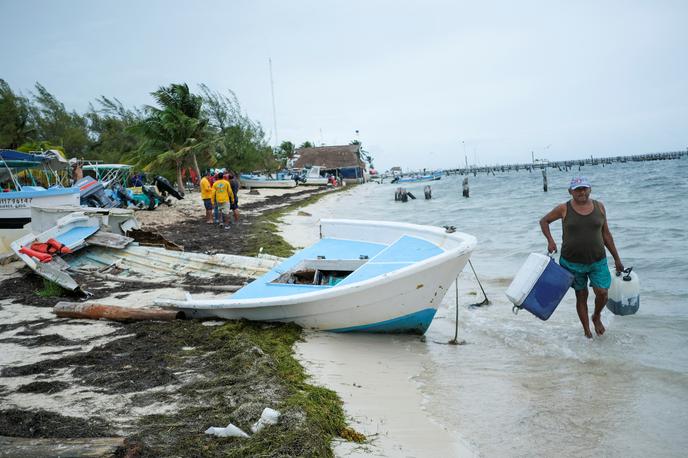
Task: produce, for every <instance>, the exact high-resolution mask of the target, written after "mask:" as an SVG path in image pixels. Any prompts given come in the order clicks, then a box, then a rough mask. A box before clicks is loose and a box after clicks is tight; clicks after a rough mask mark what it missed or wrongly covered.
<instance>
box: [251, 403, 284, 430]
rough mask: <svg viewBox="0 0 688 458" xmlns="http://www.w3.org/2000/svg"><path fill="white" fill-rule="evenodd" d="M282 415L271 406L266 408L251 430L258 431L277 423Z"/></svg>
mask: <svg viewBox="0 0 688 458" xmlns="http://www.w3.org/2000/svg"><path fill="white" fill-rule="evenodd" d="M280 415H281V414H280V413H279V412H278V411H277V410H273V409H271V408H270V407H266V408H264V409H263V413H262V414H260V418H259V419H258V421H257V422H255V423H254V424H253V426H251V431H253V432H254V433H257V432H258V431H260V430H261V429H263V428H265V427H266V426H268V425H276V424H277V422H278V421H279V417H280Z"/></svg>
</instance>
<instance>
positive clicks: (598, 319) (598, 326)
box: [590, 315, 606, 337]
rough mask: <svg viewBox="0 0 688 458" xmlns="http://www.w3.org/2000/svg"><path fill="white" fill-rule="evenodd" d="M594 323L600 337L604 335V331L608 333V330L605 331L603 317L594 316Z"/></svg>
mask: <svg viewBox="0 0 688 458" xmlns="http://www.w3.org/2000/svg"><path fill="white" fill-rule="evenodd" d="M592 323H593V324H594V325H595V332H596V333H597V335H598V336H601V335H602V334H604V331H606V329H604V325H603V324H602V317H601V316H600V315H593V316H592ZM590 337H592V336H590Z"/></svg>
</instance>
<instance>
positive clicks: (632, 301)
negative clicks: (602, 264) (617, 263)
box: [607, 267, 640, 315]
mask: <svg viewBox="0 0 688 458" xmlns="http://www.w3.org/2000/svg"><path fill="white" fill-rule="evenodd" d="M632 269H633V268H632V267H629V268H628V269H625V270H624V271H623V272H616V270H612V272H611V274H612V285H611V287H610V288H609V293H608V294H609V297H608V299H607V308H608V309H609V310H610V311H611V312H612V313H613V314H614V315H633V314H634V313H635V312H637V311H638V308H639V307H640V280H639V279H638V275H637V274H636V273H635V272H632Z"/></svg>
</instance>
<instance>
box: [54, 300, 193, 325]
mask: <svg viewBox="0 0 688 458" xmlns="http://www.w3.org/2000/svg"><path fill="white" fill-rule="evenodd" d="M53 312H54V313H55V315H57V316H58V317H60V318H86V319H91V320H100V319H106V320H112V321H143V320H158V321H172V320H177V319H184V318H185V315H184V312H180V311H176V310H164V309H151V308H145V309H142V308H131V307H119V306H117V305H106V304H97V303H95V302H58V303H57V304H55V307H53Z"/></svg>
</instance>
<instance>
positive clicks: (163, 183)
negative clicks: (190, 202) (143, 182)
mask: <svg viewBox="0 0 688 458" xmlns="http://www.w3.org/2000/svg"><path fill="white" fill-rule="evenodd" d="M153 183H154V184H155V185H156V186H157V187H158V189H159V190H160V192H162V193H163V195H164V194H170V195H172V196H174V197H175V198H176V199H177V200H182V199H183V198H184V196H183V195H182V194H180V193H179V192H178V191H177V190H176V189H174V186H172V184H171V183H170V181H169V180H168V179H167V178H165V177H163V176H160V175H158V176H156V177H155V180H154V181H153Z"/></svg>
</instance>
